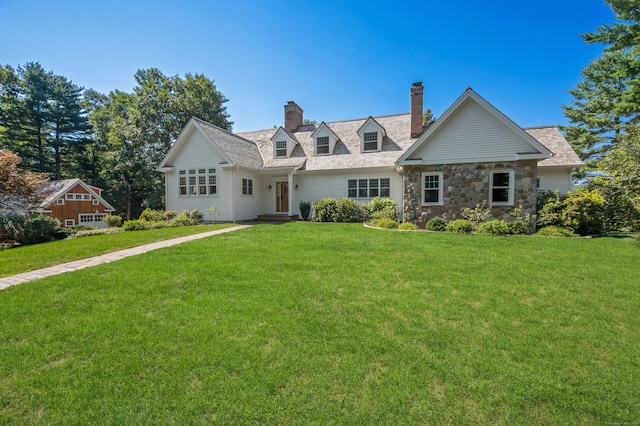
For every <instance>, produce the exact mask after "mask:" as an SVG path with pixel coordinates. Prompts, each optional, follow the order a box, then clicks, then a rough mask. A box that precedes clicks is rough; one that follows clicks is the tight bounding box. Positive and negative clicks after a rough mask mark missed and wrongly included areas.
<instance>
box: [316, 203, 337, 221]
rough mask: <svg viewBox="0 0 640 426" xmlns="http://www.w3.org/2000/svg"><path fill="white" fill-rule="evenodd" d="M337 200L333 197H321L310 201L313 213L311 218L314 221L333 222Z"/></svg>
mask: <svg viewBox="0 0 640 426" xmlns="http://www.w3.org/2000/svg"><path fill="white" fill-rule="evenodd" d="M337 204H338V201H337V200H336V199H335V198H323V199H321V200H318V201H314V202H313V203H312V206H313V214H312V216H311V220H312V221H314V222H333V221H334V220H333V218H334V217H335V216H336V211H337V210H338V206H337Z"/></svg>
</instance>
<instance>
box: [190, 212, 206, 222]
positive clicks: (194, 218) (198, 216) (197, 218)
mask: <svg viewBox="0 0 640 426" xmlns="http://www.w3.org/2000/svg"><path fill="white" fill-rule="evenodd" d="M203 217H204V215H203V214H202V212H201V211H200V210H198V209H193V210H191V211H190V212H189V219H191V224H192V225H200V224H201V223H202V218H203Z"/></svg>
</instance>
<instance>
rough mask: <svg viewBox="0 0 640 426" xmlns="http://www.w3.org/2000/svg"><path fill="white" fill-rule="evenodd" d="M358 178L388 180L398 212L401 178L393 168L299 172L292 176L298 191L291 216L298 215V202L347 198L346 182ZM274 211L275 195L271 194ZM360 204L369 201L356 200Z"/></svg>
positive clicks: (295, 194)
mask: <svg viewBox="0 0 640 426" xmlns="http://www.w3.org/2000/svg"><path fill="white" fill-rule="evenodd" d="M358 178H362V179H364V178H390V179H391V180H390V185H391V189H390V193H391V198H393V199H395V200H396V203H397V204H398V211H400V209H401V204H402V177H401V176H400V175H399V174H398V173H396V171H395V169H394V168H388V169H369V170H353V171H351V170H346V171H345V170H342V171H331V172H328V171H327V172H309V173H304V172H299V173H298V175H296V176H294V188H295V184H297V185H298V189H294V191H293V214H297V215H299V214H300V201H301V200H305V201H311V202H314V201H318V200H320V199H322V198H327V197H331V198H337V199H340V198H343V197H346V196H347V181H348V180H349V179H358ZM272 198H273V199H274V201H273V202H272V203H273V208H274V209H275V193H274V194H273V197H272ZM356 200H357V201H358V202H360V203H363V204H364V203H368V202H369V201H371V200H370V199H356Z"/></svg>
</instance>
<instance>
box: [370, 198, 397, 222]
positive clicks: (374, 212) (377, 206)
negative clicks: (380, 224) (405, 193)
mask: <svg viewBox="0 0 640 426" xmlns="http://www.w3.org/2000/svg"><path fill="white" fill-rule="evenodd" d="M367 211H368V213H369V218H371V219H372V220H374V219H383V218H386V219H392V220H394V221H395V220H397V218H398V211H397V204H396V201H395V200H394V199H393V198H378V197H374V198H373V199H372V200H371V201H369V203H368V204H367Z"/></svg>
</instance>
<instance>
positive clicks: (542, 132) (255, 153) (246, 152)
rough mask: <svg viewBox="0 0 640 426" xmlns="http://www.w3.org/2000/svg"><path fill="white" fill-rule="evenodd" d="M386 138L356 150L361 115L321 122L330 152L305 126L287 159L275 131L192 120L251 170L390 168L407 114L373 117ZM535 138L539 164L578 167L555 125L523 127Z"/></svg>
mask: <svg viewBox="0 0 640 426" xmlns="http://www.w3.org/2000/svg"><path fill="white" fill-rule="evenodd" d="M375 120H376V122H378V123H379V124H380V125H381V126H382V127H384V129H385V131H386V134H387V136H386V137H385V138H384V139H383V141H382V151H380V152H366V153H363V152H361V151H360V137H359V136H358V133H357V132H358V129H359V128H360V127H361V126H362V125H363V124H364V123H365V122H366V121H367V118H361V119H357V120H347V121H336V122H329V123H325V124H326V125H327V126H328V127H329V128H330V129H331V130H332V131H333V132H334V133H335V134H336V135H337V136H338V138H339V141H338V142H337V144H336V146H335V149H334V151H333V153H332V154H331V155H315V154H314V141H313V138H312V137H311V135H312V134H313V132H314V131H315V129H316V127H315V126H305V127H304V128H303V131H298V132H294V133H293V135H294V136H295V138H296V140H297V141H298V142H299V144H297V145H296V147H295V148H294V150H293V152H292V153H291V156H290V157H287V158H274V157H273V142H272V141H271V138H272V137H273V136H274V134H275V133H276V132H277V131H278V129H267V130H258V131H252V132H241V133H237V134H232V133H229V132H227V131H226V130H223V129H220V128H218V127H216V126H213V125H211V124H208V123H206V122H203V121H201V120H198V123H199V124H200V125H201V126H202V128H203V129H205V131H207V132H208V133H209V135H210V136H211V138H212V139H213V140H214V141H216V142H217V143H218V144H219V145H220V147H221V149H222V150H223V151H224V152H225V153H226V154H227V156H228V157H229V159H230V160H231V161H232V162H233V163H234V164H240V165H245V166H247V167H252V168H256V169H259V168H264V169H272V168H280V167H282V168H296V169H302V170H339V169H363V168H370V167H392V166H394V165H395V162H396V160H398V158H400V156H401V155H402V154H403V153H404V151H405V150H407V149H408V148H409V147H410V146H411V145H412V144H413V143H414V142H415V141H416V138H411V137H410V134H411V130H410V128H411V116H410V114H408V113H406V114H397V115H388V116H382V117H375ZM524 130H525V131H526V132H527V133H528V134H529V135H531V136H533V137H534V138H535V139H536V140H537V141H538V142H540V143H541V144H542V145H544V146H545V147H546V148H547V149H549V150H550V151H551V152H553V154H554V155H553V156H552V157H551V158H548V159H545V160H542V161H540V162H539V163H538V165H539V166H541V167H544V166H571V167H579V166H581V165H582V162H581V161H580V158H579V157H578V156H577V155H576V153H575V152H574V151H573V149H572V148H571V146H570V145H569V144H568V143H567V141H566V140H565V138H564V137H563V136H562V133H560V131H559V130H558V128H557V127H555V126H545V127H533V128H527V129H524Z"/></svg>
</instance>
